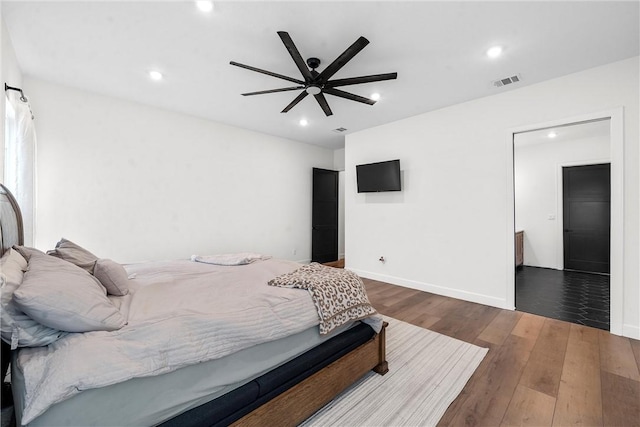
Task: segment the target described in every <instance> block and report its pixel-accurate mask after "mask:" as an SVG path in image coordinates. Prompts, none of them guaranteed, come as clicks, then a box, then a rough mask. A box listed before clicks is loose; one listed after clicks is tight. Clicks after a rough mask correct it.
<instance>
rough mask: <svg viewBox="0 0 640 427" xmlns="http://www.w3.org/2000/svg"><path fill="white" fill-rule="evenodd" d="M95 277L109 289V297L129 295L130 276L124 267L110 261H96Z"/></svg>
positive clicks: (102, 259)
mask: <svg viewBox="0 0 640 427" xmlns="http://www.w3.org/2000/svg"><path fill="white" fill-rule="evenodd" d="M93 275H94V276H95V277H96V279H98V280H99V281H100V283H102V286H104V287H105V288H106V289H107V293H108V294H109V295H116V296H123V295H126V294H128V293H129V286H128V282H129V276H127V271H126V270H125V269H124V267H123V266H121V265H120V264H118V263H117V262H115V261H111V260H110V259H104V258H101V259H99V260H98V261H96V266H95V268H94V269H93Z"/></svg>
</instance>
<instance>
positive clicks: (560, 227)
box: [556, 137, 611, 270]
mask: <svg viewBox="0 0 640 427" xmlns="http://www.w3.org/2000/svg"><path fill="white" fill-rule="evenodd" d="M609 151H611V137H609ZM604 163H608V164H611V159H610V158H608V159H593V160H577V161H575V162H561V163H558V164H557V165H556V167H557V170H556V173H557V175H556V189H557V190H556V267H557V269H558V270H564V202H563V197H564V196H563V195H564V189H563V186H562V181H563V178H562V168H563V167H572V166H588V165H600V164H604ZM609 185H611V184H609ZM609 242H611V238H609Z"/></svg>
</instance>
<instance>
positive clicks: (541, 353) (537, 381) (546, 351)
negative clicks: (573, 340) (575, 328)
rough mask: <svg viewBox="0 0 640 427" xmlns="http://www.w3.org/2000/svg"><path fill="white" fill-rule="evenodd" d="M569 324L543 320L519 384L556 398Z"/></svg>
mask: <svg viewBox="0 0 640 427" xmlns="http://www.w3.org/2000/svg"><path fill="white" fill-rule="evenodd" d="M569 332H570V324H569V323H566V322H561V321H559V320H554V319H545V320H544V323H543V325H542V329H541V330H540V334H539V336H538V339H537V340H536V344H535V346H534V348H533V350H532V352H531V357H530V358H529V360H528V362H527V366H526V368H525V370H524V372H523V373H522V378H521V379H520V384H522V385H523V386H526V387H529V388H530V389H532V390H536V391H539V392H541V393H545V394H548V395H549V396H551V397H556V396H557V394H558V387H559V385H560V377H561V375H562V366H563V362H564V356H565V350H566V348H567V341H568V339H569Z"/></svg>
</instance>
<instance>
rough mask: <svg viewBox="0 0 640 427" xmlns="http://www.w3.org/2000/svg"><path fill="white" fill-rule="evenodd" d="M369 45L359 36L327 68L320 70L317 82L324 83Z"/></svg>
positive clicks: (367, 41)
mask: <svg viewBox="0 0 640 427" xmlns="http://www.w3.org/2000/svg"><path fill="white" fill-rule="evenodd" d="M368 44H369V40H367V39H365V38H364V37H362V36H360V38H359V39H358V40H356V41H355V42H354V43H353V44H352V45H351V46H349V47H348V48H347V50H345V51H344V52H342V54H341V55H340V56H338V57H337V58H336V60H335V61H333V62H332V63H331V64H329V66H328V67H327V68H325V69H324V70H322V72H321V73H320V75H319V76H318V79H319V81H321V82H326V81H327V80H329V79H330V78H331V76H333V75H334V74H335V73H337V72H338V70H339V69H340V68H342V67H344V65H345V64H346V63H347V62H349V61H350V60H351V58H353V57H354V56H356V55H357V54H358V52H360V51H361V50H362V49H364V47H365V46H366V45H368Z"/></svg>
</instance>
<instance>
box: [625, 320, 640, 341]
mask: <svg viewBox="0 0 640 427" xmlns="http://www.w3.org/2000/svg"><path fill="white" fill-rule="evenodd" d="M622 336H624V337H627V338H633V339H634V340H640V326H637V325H629V324H626V325H622Z"/></svg>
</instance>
